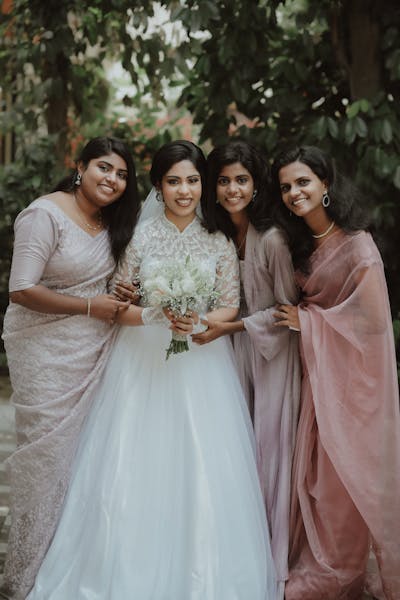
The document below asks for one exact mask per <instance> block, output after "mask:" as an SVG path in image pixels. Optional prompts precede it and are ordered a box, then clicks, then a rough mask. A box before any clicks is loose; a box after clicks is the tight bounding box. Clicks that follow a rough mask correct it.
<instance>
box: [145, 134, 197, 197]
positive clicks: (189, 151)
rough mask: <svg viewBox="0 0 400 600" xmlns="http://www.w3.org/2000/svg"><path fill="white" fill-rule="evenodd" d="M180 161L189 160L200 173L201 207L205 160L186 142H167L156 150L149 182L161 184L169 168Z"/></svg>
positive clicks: (193, 145) (155, 184)
mask: <svg viewBox="0 0 400 600" xmlns="http://www.w3.org/2000/svg"><path fill="white" fill-rule="evenodd" d="M182 160H189V161H190V162H191V163H192V164H193V165H194V166H195V167H196V169H197V171H198V172H199V173H200V178H201V200H200V201H201V205H203V202H204V200H203V197H204V195H205V193H206V187H207V179H206V159H205V156H204V154H203V151H202V150H201V149H200V148H199V147H198V146H196V144H193V142H189V141H187V140H176V141H174V142H168V144H164V145H163V146H161V148H159V149H158V150H157V152H156V153H155V155H154V158H153V162H152V163H151V169H150V180H151V183H152V184H153V185H154V186H158V185H160V184H161V180H162V178H163V177H164V175H165V173H167V172H168V171H169V170H170V168H171V167H172V166H173V165H175V164H176V163H178V162H181V161H182Z"/></svg>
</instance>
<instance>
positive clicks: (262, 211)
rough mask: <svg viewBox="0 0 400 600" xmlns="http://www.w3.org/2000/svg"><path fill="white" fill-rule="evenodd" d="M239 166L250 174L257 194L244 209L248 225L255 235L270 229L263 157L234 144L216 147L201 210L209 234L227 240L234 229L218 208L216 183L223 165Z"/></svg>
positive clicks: (239, 142)
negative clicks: (215, 234)
mask: <svg viewBox="0 0 400 600" xmlns="http://www.w3.org/2000/svg"><path fill="white" fill-rule="evenodd" d="M234 163H240V164H241V165H243V167H245V169H247V171H249V173H250V174H251V176H252V178H253V181H254V189H255V190H257V194H256V196H255V199H254V200H253V201H252V202H250V203H249V204H248V205H247V207H246V212H247V215H248V218H249V221H250V223H251V224H252V225H253V226H254V228H255V229H257V230H258V231H265V230H266V229H268V228H269V227H271V225H273V222H272V219H271V210H270V209H271V207H270V203H269V196H268V187H269V186H268V183H269V169H268V164H267V162H266V160H265V159H264V157H263V156H262V154H261V153H260V152H259V151H258V150H257V149H256V148H255V147H254V146H252V145H251V144H249V143H247V142H244V141H242V140H233V141H231V142H228V143H227V144H223V145H222V146H217V147H216V148H214V150H212V151H211V152H210V154H209V155H208V158H207V181H208V184H207V186H208V187H207V195H206V203H205V205H204V206H203V207H202V208H203V216H204V222H205V226H206V227H207V229H208V231H209V232H213V231H217V230H220V231H222V232H223V233H224V234H225V235H226V237H227V238H233V237H234V236H235V234H236V228H235V225H234V224H233V222H232V220H231V217H230V215H229V213H228V212H227V211H226V210H225V209H224V208H223V207H222V206H221V205H220V204H217V181H218V177H219V175H220V173H221V171H222V169H223V167H225V166H226V165H232V164H234Z"/></svg>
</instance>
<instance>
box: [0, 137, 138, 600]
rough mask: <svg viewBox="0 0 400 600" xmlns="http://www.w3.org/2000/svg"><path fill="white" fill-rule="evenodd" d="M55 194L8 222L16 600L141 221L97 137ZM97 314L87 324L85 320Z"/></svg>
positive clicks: (131, 176) (51, 513)
mask: <svg viewBox="0 0 400 600" xmlns="http://www.w3.org/2000/svg"><path fill="white" fill-rule="evenodd" d="M57 189H58V191H56V192H53V193H51V194H48V195H46V196H43V197H41V198H39V199H38V200H35V201H34V202H33V203H32V204H30V205H29V206H28V207H27V208H26V209H25V210H23V211H22V212H21V213H20V215H19V216H18V217H17V220H16V222H15V244H14V254H13V262H12V268H11V276H10V284H9V288H10V297H11V302H10V305H9V307H8V309H7V313H6V316H5V322H4V334H3V337H4V343H5V347H6V351H7V358H8V364H9V369H10V376H11V383H12V386H13V396H12V402H13V404H14V407H15V414H16V433H17V450H16V451H15V453H14V454H13V455H12V456H11V457H10V458H9V459H8V461H7V462H8V467H9V471H10V476H11V517H12V525H11V532H10V538H9V544H8V555H7V560H6V565H5V573H4V583H3V586H2V590H1V592H0V595H1V596H2V597H5V598H12V599H13V600H24V599H25V598H26V596H27V594H28V592H29V590H30V588H31V587H32V585H33V582H34V579H35V576H36V573H37V571H38V569H39V567H40V564H41V561H42V559H43V556H44V554H45V553H46V551H47V548H48V546H49V544H50V541H51V539H52V536H53V534H54V530H55V528H56V525H57V522H58V518H59V513H60V508H61V505H62V502H63V498H64V494H65V491H66V488H67V485H68V481H69V471H70V465H71V461H72V458H73V456H74V453H75V449H76V444H77V440H78V437H79V432H80V429H81V426H82V423H83V421H84V419H85V417H86V415H87V413H88V411H89V409H90V401H89V400H90V397H91V391H92V390H93V388H94V386H95V385H96V382H97V381H98V379H99V377H100V374H101V372H102V370H103V368H104V366H105V363H106V360H107V357H108V354H109V350H110V348H111V343H112V340H113V336H114V331H115V330H114V328H113V327H112V326H111V324H112V323H113V321H114V319H115V317H116V312H117V311H118V309H119V307H123V306H125V304H124V303H122V302H119V301H118V300H116V299H115V298H114V297H113V296H111V295H108V294H107V283H108V280H109V278H110V277H111V275H112V273H113V271H114V269H115V266H116V261H118V258H119V257H120V256H121V254H122V252H123V250H124V248H125V246H126V245H127V243H128V241H129V240H130V238H131V236H132V232H133V228H134V224H135V220H136V215H137V212H138V199H137V191H136V174H135V168H134V164H133V161H132V158H131V156H130V153H129V151H128V149H127V148H126V147H125V145H124V144H123V143H122V142H120V141H119V140H116V139H113V138H95V139H93V140H91V141H90V142H89V143H88V144H87V145H86V146H85V148H84V149H83V150H82V152H81V155H80V157H79V159H78V161H77V169H76V171H75V173H74V175H73V176H72V178H70V179H69V180H64V181H63V182H61V184H59V186H58V187H57ZM90 317H94V318H90Z"/></svg>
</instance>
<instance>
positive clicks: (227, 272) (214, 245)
mask: <svg viewBox="0 0 400 600" xmlns="http://www.w3.org/2000/svg"><path fill="white" fill-rule="evenodd" d="M187 256H190V258H191V260H192V261H194V262H196V261H199V263H201V265H202V267H203V268H207V269H209V271H210V277H212V280H213V282H214V290H215V291H216V292H217V294H218V299H217V301H216V303H215V307H233V308H237V307H238V306H239V296H240V290H239V267H238V260H237V256H236V252H235V248H234V245H233V243H232V242H230V241H228V240H227V239H226V238H225V236H224V235H223V234H222V233H221V232H216V233H208V232H207V230H206V229H205V228H204V227H203V226H202V225H201V222H200V220H199V219H198V218H197V217H196V218H195V219H194V220H193V221H192V222H191V223H190V224H189V225H188V226H187V227H186V228H185V229H184V230H183V231H182V232H181V231H179V229H178V228H177V227H176V226H175V225H174V224H173V223H172V222H171V221H169V220H168V219H167V218H166V217H165V215H164V214H162V215H160V216H157V217H153V218H151V219H148V220H146V221H144V222H143V223H141V224H140V225H139V226H138V227H137V229H136V231H135V233H134V235H133V238H132V240H131V241H130V243H129V245H128V247H127V249H126V252H125V256H124V258H123V260H122V262H121V265H120V267H119V269H118V270H117V272H116V274H115V276H114V280H118V279H122V280H124V281H129V282H132V281H133V280H134V279H136V278H139V279H140V280H141V281H145V279H146V278H147V277H150V276H151V275H152V274H154V272H155V271H160V269H162V265H163V264H165V263H166V262H168V263H170V262H171V260H182V261H184V260H185V258H186V257H187Z"/></svg>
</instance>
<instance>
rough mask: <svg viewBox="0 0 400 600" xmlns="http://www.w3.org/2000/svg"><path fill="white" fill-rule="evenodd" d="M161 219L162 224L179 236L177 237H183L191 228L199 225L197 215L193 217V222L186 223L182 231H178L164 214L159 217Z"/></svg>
mask: <svg viewBox="0 0 400 600" xmlns="http://www.w3.org/2000/svg"><path fill="white" fill-rule="evenodd" d="M161 219H162V221H163V222H164V224H165V225H166V226H167V227H169V228H170V229H172V230H173V231H174V232H175V233H177V234H179V235H184V234H186V232H187V231H188V230H189V229H191V228H192V227H194V225H195V224H199V225H200V219H199V217H198V216H197V215H195V216H194V218H193V220H192V221H190V223H188V224H187V225H186V227H185V228H184V229H182V231H181V230H180V229H179V227H177V225H175V223H173V222H172V221H170V220H169V219H168V218H167V216H166V214H165V212H163V213H162V215H161Z"/></svg>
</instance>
